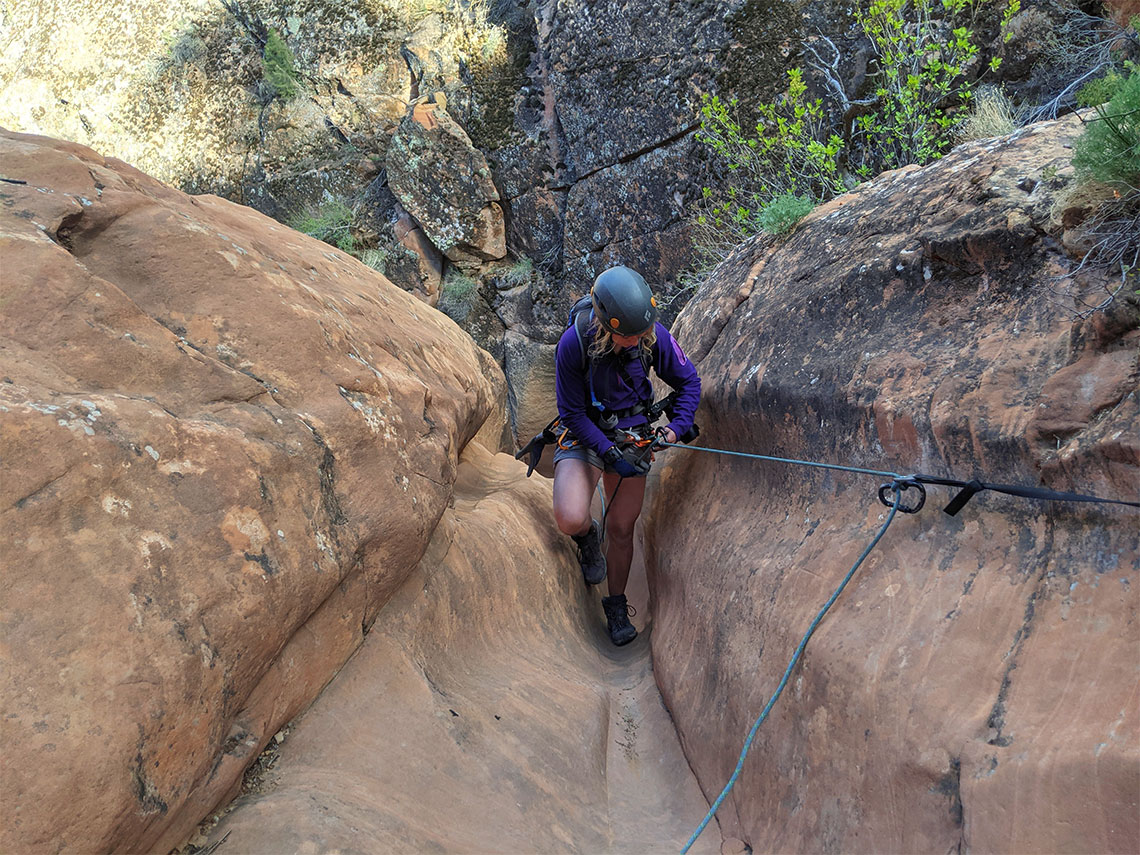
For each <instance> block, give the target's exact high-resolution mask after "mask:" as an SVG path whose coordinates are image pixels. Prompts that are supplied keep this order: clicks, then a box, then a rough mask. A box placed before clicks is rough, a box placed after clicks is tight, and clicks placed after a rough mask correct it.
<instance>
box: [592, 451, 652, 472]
mask: <svg viewBox="0 0 1140 855" xmlns="http://www.w3.org/2000/svg"><path fill="white" fill-rule="evenodd" d="M602 460H604V461H605V462H606V463H607V464H608V465H609V466H610V468H611V469H613V470H614V472H616V473H617V474H618V475H620V476H621V477H623V478H640V477H642V476H644V475H648V474H649V459H648V455H647V456H646V457H639V456H638V455H637V454H636V452H634V451H633V449H632V448H630V449H626V450H625V451H623V450H621V449H620V448H618V447H617V446H616V445H611V446H610V447H609V448H607V449H606V453H605V454H603V455H602Z"/></svg>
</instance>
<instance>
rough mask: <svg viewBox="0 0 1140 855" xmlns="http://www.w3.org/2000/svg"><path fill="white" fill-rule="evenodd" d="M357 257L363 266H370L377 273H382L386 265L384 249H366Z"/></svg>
mask: <svg viewBox="0 0 1140 855" xmlns="http://www.w3.org/2000/svg"><path fill="white" fill-rule="evenodd" d="M359 258H360V261H361V263H362V264H363V265H364V266H365V267H371V268H372V269H373V270H375V271H376V272H377V273H383V272H384V270H385V268H386V267H387V266H388V252H387V250H384V249H366V250H364V251H362V252H361V253H360V255H359Z"/></svg>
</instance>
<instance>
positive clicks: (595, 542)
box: [571, 520, 606, 585]
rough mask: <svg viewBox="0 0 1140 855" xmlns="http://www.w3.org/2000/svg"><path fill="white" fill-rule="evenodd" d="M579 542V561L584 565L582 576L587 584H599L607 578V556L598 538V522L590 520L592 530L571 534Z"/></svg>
mask: <svg viewBox="0 0 1140 855" xmlns="http://www.w3.org/2000/svg"><path fill="white" fill-rule="evenodd" d="M571 536H572V537H573V539H574V542H575V543H576V544H578V563H579V564H581V565H582V578H583V579H585V580H586V584H587V585H597V584H598V583H600V582H601V581H602V580H603V579H605V578H606V556H605V555H604V554H602V544H601V541H600V540H599V539H598V522H597V520H591V521H590V530H589V531H588V532H586V533H585V534H582V535H571Z"/></svg>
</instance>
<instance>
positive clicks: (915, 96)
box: [849, 0, 1021, 178]
mask: <svg viewBox="0 0 1140 855" xmlns="http://www.w3.org/2000/svg"><path fill="white" fill-rule="evenodd" d="M935 2H936V0H914V2H913V4H912V2H911V0H872V2H871V4H870V5H869V6H868V7H867V9H866V11H859V10H856V12H855V19H856V20H857V21H858V22H859V25H860V26H861V27H862V29H863V32H864V33H865V34H866V35H867V37H868V38H869V39H870V40H871V46H872V49H873V50H874V53H875V55H876V57H877V59H878V66H879V71H878V75H877V77H876V80H875V83H876V88H875V96H876V97H877V99H878V104H877V106H876V108H875V109H874V110H872V111H870V112H868V113H867V114H866V115H863V116H860V117H858V118H857V119H856V120H855V124H854V127H853V133H852V148H853V151H852V152H851V153H850V154H849V159H850V161H851V163H852V167H853V168H854V169H855V171H856V172H857V173H858V174H859V175H860V176H861V177H864V178H869V177H871V176H872V175H877V174H878V173H879V172H882V171H883V170H886V169H896V168H898V167H900V166H906V165H907V164H909V163H917V164H926V163H929V162H930V161H932V160H936V159H937V158H939V157H941V156H942V155H943V154H945V153H946V151H947V150H948V149H949V148H950V146H951V145H952V143H953V127H954V124H955V117H954V108H955V107H956V106H957V105H958V104H961V103H969V101H970V99H971V98H972V96H973V88H974V83H973V82H972V81H971V79H970V76H969V74H968V72H969V69H970V67H971V66H972V65H973V64H974V63H975V61H976V60H977V56H978V46H977V45H976V44H975V43H974V40H973V38H974V34H973V31H972V29H971V28H970V26H966V24H972V23H973V20H974V18H975V17H976V16H977V14H978V13H979V11H980V10H981V8H982V7H983V6H984V5H985V4H986V3H987V2H988V0H940V2H939V3H938V5H940V6H941V7H942V9H943V11H944V12H945V13H947V15H948V16H949V17H948V20H949V21H951V22H958V23H959V26H957V27H954V28H953V29H952V30H951V31H950V32H949V33H948V34H947V33H945V32H943V29H942V25H941V24H940V23H939V22H937V21H936V20H934V18H933V16H932V13H933V12H934V10H935ZM1020 8H1021V2H1020V0H1006V7H1005V10H1004V12H1003V16H1002V25H1003V27H1004V26H1005V25H1006V24H1008V22H1009V19H1010V18H1011V17H1012V16H1013V15H1014V14H1015V13H1016V12H1017V11H1018V10H1019V9H1020ZM963 19H966V20H963ZM1008 38H1009V34H1008V33H1007V35H1006V39H1007V40H1008ZM1000 64H1001V59H1000V58H998V57H994V58H992V59H991V60H990V61H989V63H988V67H989V69H990V70H996V69H997V68H998V66H999V65H1000Z"/></svg>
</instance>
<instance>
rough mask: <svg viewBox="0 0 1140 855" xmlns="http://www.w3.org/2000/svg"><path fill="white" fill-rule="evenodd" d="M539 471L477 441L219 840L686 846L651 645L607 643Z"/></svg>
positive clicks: (252, 844)
mask: <svg viewBox="0 0 1140 855" xmlns="http://www.w3.org/2000/svg"><path fill="white" fill-rule="evenodd" d="M524 474H525V467H524V466H522V464H520V463H518V462H517V461H515V460H513V459H511V458H510V457H508V456H506V455H499V456H492V455H489V454H488V453H487V452H486V451H484V450H483V449H482V448H480V447H479V445H478V444H476V443H472V444H469V445H468V446H467V448H466V449H465V450H464V453H463V458H462V462H461V464H460V468H459V475H458V478H457V480H456V487H455V494H454V501H453V507H451V508H449V509H448V510H447V511H446V512H445V514H444V516H443V518H442V519H441V520H440V523H439V525H438V526H437V527H436V529H435V534H434V535H433V537H432V541H431V544H430V546H429V548H428V550H427V552H426V553H425V554H424V558H423V560H422V561H421V563H420V566H419V567H418V568H417V570H416V571H415V572H414V573H413V574H412V575H411V576H410V577H409V578H408V580H407V582H406V583H405V584H404V585H403V586H402V587H401V588H400V590H399V591H398V592H397V593H396V594H395V596H393V597H392V599H391V600H390V602H389V603H388V605H387V606H386V607H385V608H384V609H383V610H382V611H381V613H380V614H379V616H378V617H377V620H376V622H375V624H374V625H373V629H372V631H371V632H370V633H369V635H368V637H367V639H365V641H364V644H363V645H362V647H361V649H360V651H359V652H358V654H357V655H356V656H354V657H353V659H352V660H351V661H350V662H349V663H348V664H347V665H346V666H345V668H344V669H343V670H342V671H341V672H340V674H339V675H337V678H336V679H335V680H334V681H333V682H332V683H331V684H330V685H329V687H328V689H327V690H326V691H325V692H324V694H322V696H321V698H320V699H319V700H318V701H317V702H316V703H315V704H314V705H313V706H312V708H311V709H309V710H308V711H307V712H306V713H305V715H304V716H303V717H302V718H301V719H300V720H299V721H298V722H297V723H296V725H295V726H294V728H293V730H292V732H291V734H290V735H289V737H288V739H287V740H286V741H285V743H284V744H283V745H282V746H281V749H280V754H279V759H278V760H277V762H276V764H275V765H274V768H273V770H272V779H271V780H270V781H268V782H267V784H266V787H265V790H266V791H265V792H263V793H261V794H256V795H252V796H250V797H248V798H245V799H243V800H242V801H241V802H240V803H239V804H238V805H237V806H236V807H235V809H234V811H233V812H232V813H231V814H230V815H229V816H227V817H226V818H224V819H223V820H222V822H221V823H220V824H219V825H218V826H217V828H216V829H214V830H213V831H212V833H211V840H212V841H214V842H219V841H224V842H221V846H220V847H219V848H218V850H217V852H218V855H224V853H246V852H251V851H258V852H304V851H319V852H329V851H341V852H390V851H414V852H425V851H437V852H565V851H583V852H612V851H620V852H633V853H639V852H644V853H651V852H666V851H676V850H677V849H679V848H680V846H681V845H682V844H683V843H684V841H685V839H686V838H687V837H688V835H689V834H690V832H691V830H692V828H694V827H695V826H696V825H697V823H699V822H700V819H701V817H702V816H703V812H704V810H705V807H706V806H705V804H704V800H703V799H702V798H701V795H700V791H699V789H698V788H697V786H696V782H695V780H694V779H693V777H692V773H691V772H690V771H689V769H688V768H687V765H686V761H685V758H684V756H683V755H682V754H681V752H680V750H679V747H678V745H677V743H676V737H675V735H674V734H673V733H672V724H671V722H670V721H669V715H668V713H667V712H666V710H665V709H664V707H663V706H662V705H661V703H660V698H659V696H658V695H657V692H656V687H655V686H654V683H653V673H652V668H651V667H650V663H649V660H648V657H646V656H645V655H644V653H645V652H646V646H645V645H644V642H642V641H641V639H639V640H638V642H636V643H635V645H634V647H633V648H631V649H629V650H628V651H626V652H624V653H623V654H622V655H607V654H608V652H609V651H608V650H607V646H608V645H609V642H608V640H607V639H605V638H604V632H605V628H604V625H603V623H602V621H601V611H600V608H599V605H598V602H597V596H598V595H597V594H596V593H594V592H587V591H586V589H585V588H584V587H583V586H582V584H581V575H580V573H579V572H578V570H577V566H576V562H575V559H574V556H573V552H572V549H571V547H570V542H569V540H568V539H567V538H565V537H563V536H561V535H560V534H559V533H558V532H557V530H556V529H555V527H554V523H553V518H552V516H551V514H550V501H551V494H550V482H549V481H546V480H545V479H541V478H530V479H527V478H525V477H524ZM583 615H590V618H589V619H587V620H584V619H583ZM713 837H715V835H710V838H709V839H708V840H703V841H700V845H699V846H698V847H697V848H696V849H695V850H694V851H700V852H705V853H711V852H717V851H718V850H719V840H714V839H712V838H713Z"/></svg>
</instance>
